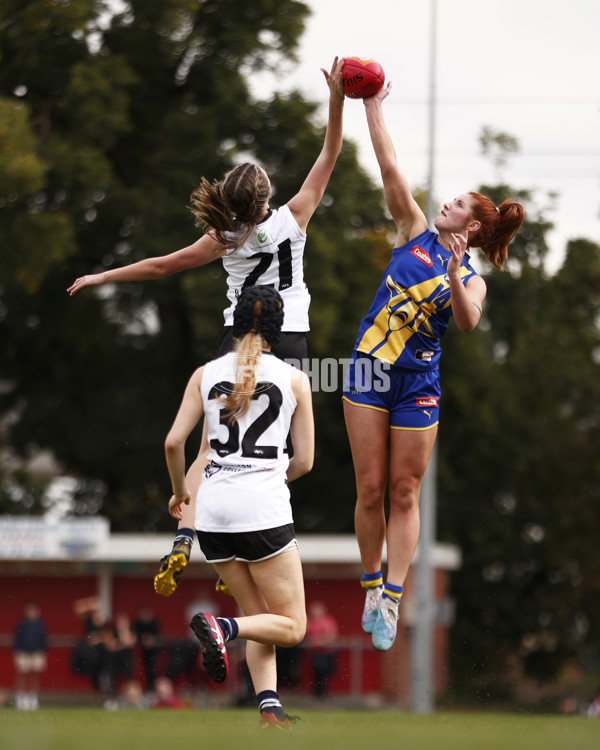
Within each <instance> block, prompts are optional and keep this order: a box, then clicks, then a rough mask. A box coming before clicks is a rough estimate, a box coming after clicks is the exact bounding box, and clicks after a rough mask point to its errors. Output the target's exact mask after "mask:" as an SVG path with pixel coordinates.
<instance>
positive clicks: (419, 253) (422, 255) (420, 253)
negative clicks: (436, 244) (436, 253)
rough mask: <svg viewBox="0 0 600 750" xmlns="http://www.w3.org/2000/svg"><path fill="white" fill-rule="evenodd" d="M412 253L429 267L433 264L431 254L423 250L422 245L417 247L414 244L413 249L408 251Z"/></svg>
mask: <svg viewBox="0 0 600 750" xmlns="http://www.w3.org/2000/svg"><path fill="white" fill-rule="evenodd" d="M410 252H411V254H412V255H414V256H415V258H418V259H419V260H420V261H421V262H422V263H425V265H426V266H429V267H431V266H432V265H433V261H432V260H431V256H430V255H429V253H428V252H426V251H425V250H423V248H422V247H419V246H418V245H415V246H414V247H413V249H412V250H411V251H410Z"/></svg>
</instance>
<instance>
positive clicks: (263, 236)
mask: <svg viewBox="0 0 600 750" xmlns="http://www.w3.org/2000/svg"><path fill="white" fill-rule="evenodd" d="M256 238H257V239H258V241H259V242H260V243H261V245H262V244H263V243H264V242H266V241H267V233H266V232H265V231H264V229H261V230H260V232H259V233H258V234H257V235H256Z"/></svg>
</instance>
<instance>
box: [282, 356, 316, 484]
mask: <svg viewBox="0 0 600 750" xmlns="http://www.w3.org/2000/svg"><path fill="white" fill-rule="evenodd" d="M292 390H293V393H294V396H295V398H296V410H295V412H294V416H293V417H292V422H291V425H290V437H291V439H292V445H293V446H294V455H293V456H292V458H291V459H290V464H289V466H288V471H287V479H288V482H292V481H293V480H294V479H298V477H301V476H303V475H304V474H308V472H309V471H310V470H311V469H312V467H313V462H314V458H315V423H314V416H313V407H312V393H311V390H310V380H309V379H308V376H307V375H306V373H304V372H302V370H295V371H294V374H293V375H292Z"/></svg>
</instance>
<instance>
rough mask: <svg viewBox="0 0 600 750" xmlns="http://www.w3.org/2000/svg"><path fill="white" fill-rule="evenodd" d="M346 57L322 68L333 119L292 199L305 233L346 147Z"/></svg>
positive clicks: (330, 115) (291, 204) (330, 120)
mask: <svg viewBox="0 0 600 750" xmlns="http://www.w3.org/2000/svg"><path fill="white" fill-rule="evenodd" d="M343 64H344V59H343V58H337V57H336V58H335V59H334V61H333V64H332V66H331V71H330V72H329V73H328V72H327V71H326V70H325V68H321V70H322V71H323V75H324V76H325V80H326V81H327V85H328V86H329V119H328V122H327V130H326V132H325V140H324V142H323V148H322V149H321V153H320V154H319V156H318V157H317V160H316V161H315V163H314V164H313V166H312V169H311V170H310V172H309V173H308V176H307V177H306V179H305V180H304V182H303V183H302V187H301V188H300V190H299V191H298V193H296V195H295V196H294V197H293V198H292V199H291V200H290V201H288V206H289V208H290V211H291V212H292V214H293V215H294V218H295V219H296V221H297V222H298V226H299V227H300V229H302V231H303V232H305V231H306V227H307V226H308V222H309V221H310V219H311V217H312V215H313V214H314V212H315V210H316V208H317V206H318V205H319V202H320V200H321V198H322V197H323V193H324V192H325V189H326V187H327V183H328V182H329V178H330V177H331V173H332V172H333V168H334V166H335V163H336V161H337V158H338V156H339V153H340V151H341V150H342V140H343V136H342V130H343V128H342V122H343V113H344V84H343V81H342V67H343Z"/></svg>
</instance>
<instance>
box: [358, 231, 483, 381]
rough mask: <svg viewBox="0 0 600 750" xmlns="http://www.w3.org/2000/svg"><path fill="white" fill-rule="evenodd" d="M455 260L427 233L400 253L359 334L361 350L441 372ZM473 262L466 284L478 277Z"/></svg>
mask: <svg viewBox="0 0 600 750" xmlns="http://www.w3.org/2000/svg"><path fill="white" fill-rule="evenodd" d="M450 257H451V253H450V251H449V250H445V249H444V248H443V247H442V246H441V245H440V243H439V242H438V235H437V234H435V233H434V232H431V231H429V230H426V231H425V232H423V233H422V234H420V235H419V236H418V237H415V238H414V239H413V240H411V241H410V242H408V243H407V244H406V245H403V246H402V247H395V248H394V249H393V251H392V258H391V260H390V263H389V265H388V267H387V268H386V270H385V272H384V274H383V280H382V283H381V286H380V287H379V289H378V290H377V294H376V295H375V299H374V301H373V304H372V305H371V307H370V309H369V312H368V313H367V315H366V316H365V317H364V318H363V320H362V321H361V324H360V326H359V329H358V336H357V339H356V344H355V347H354V348H355V350H356V351H359V352H363V353H364V354H369V355H371V356H372V357H376V358H377V359H381V360H383V361H385V362H388V363H389V364H391V365H397V366H400V367H406V368H409V369H412V370H434V369H437V367H438V363H439V359H440V355H441V339H442V336H443V335H444V333H446V330H447V329H448V323H449V321H450V318H451V317H452V306H451V304H450V284H449V281H448V274H447V273H446V268H447V266H448V260H449V259H450ZM475 274H476V272H475V270H474V269H473V268H472V266H471V264H470V262H469V259H468V257H467V256H465V258H464V259H463V262H462V265H461V268H460V276H461V280H462V283H463V284H466V282H467V281H468V280H469V279H470V278H471V277H472V276H473V275H475Z"/></svg>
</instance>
